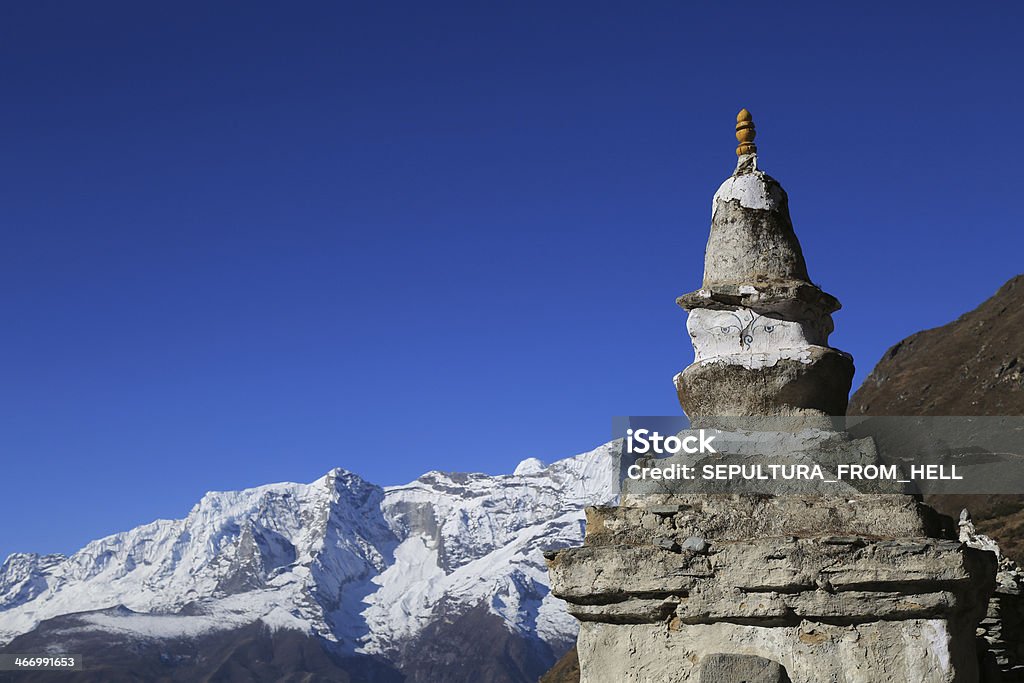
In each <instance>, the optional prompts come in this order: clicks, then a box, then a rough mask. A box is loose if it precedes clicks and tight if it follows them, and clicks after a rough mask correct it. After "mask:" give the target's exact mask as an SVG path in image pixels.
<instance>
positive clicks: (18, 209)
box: [0, 2, 1024, 557]
mask: <svg viewBox="0 0 1024 683" xmlns="http://www.w3.org/2000/svg"><path fill="white" fill-rule="evenodd" d="M498 4H499V3H469V2H466V3H453V2H434V3H412V2H408V3H406V2H395V3H361V2H360V3H346V2H340V3H322V4H318V3H307V4H304V5H302V6H301V7H296V6H294V5H284V4H280V3H275V4H266V5H263V4H260V3H171V4H167V3H165V4H162V5H154V4H153V3H143V5H139V4H138V3H108V2H98V3H89V4H88V5H86V4H83V3H71V2H62V3H53V2H38V3H18V4H7V5H6V6H5V7H4V8H3V9H2V11H0V66H2V79H3V80H2V82H3V90H4V96H3V105H2V106H0V231H2V233H0V234H2V236H3V245H2V249H0V306H2V311H3V316H4V325H3V333H2V335H0V352H2V354H0V358H2V361H0V362H2V379H0V458H2V470H0V520H3V522H2V524H0V557H3V556H5V555H6V553H8V552H12V551H15V550H21V551H38V552H69V551H73V550H75V549H76V548H77V547H79V546H80V545H82V544H83V543H84V542H86V541H88V540H89V539H92V538H95V537H99V536H102V535H105V534H108V533H112V532H115V531H118V530H122V529H126V528H129V527H132V526H135V525H137V524H140V523H144V522H148V521H151V520H153V519H155V518H158V517H164V518H167V517H181V516H183V515H185V514H186V513H187V512H188V509H189V508H190V507H191V505H192V504H193V503H194V502H196V501H197V500H198V499H199V498H200V497H201V496H202V494H203V493H204V492H205V491H207V490H210V489H235V488H242V487H246V486H252V485H258V484H262V483H268V482H272V481H281V480H292V481H310V480H312V479H314V478H316V477H318V476H320V475H322V474H323V473H324V472H326V471H327V470H328V469H330V468H332V467H335V466H341V467H345V468H347V469H350V470H353V471H355V472H357V473H359V474H361V475H363V476H364V477H366V478H367V479H369V480H371V481H374V482H377V483H381V484H396V483H401V482H405V481H408V480H410V479H412V478H414V477H416V476H418V475H419V474H420V473H422V472H424V471H427V470H430V469H445V470H475V471H483V472H489V473H501V472H508V471H511V469H512V468H513V467H514V466H515V464H516V463H517V462H518V461H519V460H521V459H523V458H526V457H531V456H533V457H539V458H541V459H543V460H551V459H556V458H559V457H564V456H568V455H571V454H574V453H577V452H580V451H583V450H587V449H589V448H591V447H593V446H595V445H597V444H599V443H601V442H602V441H603V440H605V439H606V438H607V437H608V435H609V433H610V428H611V418H612V416H615V415H628V414H638V415H645V414H646V415H661V414H664V415H671V414H677V413H678V411H679V408H678V404H677V403H676V399H675V395H674V391H673V387H672V382H671V378H672V375H673V374H674V373H676V372H677V371H678V370H680V369H681V368H683V367H684V366H685V365H686V364H688V363H689V362H690V360H691V357H692V353H691V351H690V348H689V345H688V342H687V339H686V336H685V330H684V323H685V316H684V314H683V312H682V311H680V310H679V309H677V308H676V307H675V305H674V298H675V297H676V296H677V295H678V294H681V293H683V292H687V291H690V290H693V289H695V288H696V287H698V286H699V283H700V279H701V268H702V253H703V247H704V243H705V241H706V239H707V230H708V225H709V209H710V202H711V196H712V194H713V193H714V191H715V189H716V188H717V186H718V184H719V183H720V182H721V181H722V180H723V179H724V178H726V177H727V176H728V175H729V173H730V172H731V170H732V167H733V164H734V161H735V156H734V153H733V149H734V147H735V141H734V138H733V130H732V126H733V122H734V117H735V114H736V112H737V110H738V109H739V108H740V107H744V106H745V107H748V108H749V109H750V110H751V111H752V112H753V114H754V118H755V121H756V122H757V125H758V131H759V136H758V140H757V142H758V144H759V147H760V158H761V166H762V167H763V168H764V169H765V170H767V171H768V172H769V173H771V174H772V175H773V176H775V177H776V178H778V179H779V180H780V181H781V182H782V183H783V185H784V186H785V187H786V188H787V190H788V192H789V195H790V204H791V210H792V214H793V219H794V223H795V226H796V229H797V234H798V235H799V237H800V239H801V241H802V243H803V246H804V251H805V254H806V256H807V260H808V263H809V268H810V272H811V276H812V278H814V279H815V280H816V281H817V282H819V283H820V284H821V285H822V286H823V287H824V288H825V289H826V290H827V291H829V292H831V293H833V294H835V295H836V296H837V297H839V298H840V300H841V301H842V302H843V303H844V309H843V310H842V311H841V312H840V313H839V314H838V315H837V316H836V325H837V332H836V334H835V335H834V336H833V342H834V344H835V345H836V346H837V347H839V348H842V349H845V350H848V351H850V352H852V353H853V354H854V356H855V358H856V362H857V368H858V379H857V381H858V382H859V381H860V380H861V379H862V378H863V377H864V376H865V375H866V373H867V372H868V371H869V370H870V368H871V367H872V366H873V365H874V363H875V362H876V361H877V360H878V358H879V357H880V356H881V354H882V352H883V351H884V350H885V349H886V348H887V347H888V346H890V345H891V344H893V343H895V342H896V341H898V340H899V339H901V338H902V337H904V336H906V335H908V334H910V333H912V332H915V331H917V330H920V329H923V328H927V327H933V326H936V325H940V324H943V323H945V322H948V321H949V320H951V319H953V318H955V317H956V316H957V315H959V314H960V313H962V312H964V311H966V310H968V309H970V308H972V307H974V306H975V305H976V304H977V303H979V302H980V301H981V300H983V299H984V298H986V297H987V296H989V295H991V294H992V293H993V292H994V291H995V290H996V289H997V288H998V286H999V285H1000V284H1001V283H1002V282H1003V281H1005V280H1006V279H1008V278H1009V277H1011V276H1012V275H1014V274H1016V273H1018V272H1020V271H1021V270H1022V259H1021V255H1022V253H1024V250H1022V247H1024V237H1022V225H1021V209H1020V202H1021V193H1020V190H1019V185H1020V181H1019V179H1018V178H1017V177H1016V173H1017V168H1016V167H1017V166H1018V162H1017V158H1018V156H1019V155H1020V151H1019V149H1018V148H1019V146H1020V137H1021V136H1020V134H1019V131H1020V128H1021V122H1020V119H1021V110H1022V107H1021V105H1022V99H1024V97H1022V94H1021V93H1022V89H1021V87H1020V80H1019V70H1020V67H1021V65H1022V64H1024V59H1022V48H1021V41H1020V40H1019V35H1018V32H1019V27H1020V26H1021V24H1022V19H1024V17H1022V16H1021V14H1022V10H1021V5H1020V4H1009V3H1007V4H1001V5H996V4H992V5H990V6H987V7H981V8H979V7H969V6H968V3H956V4H951V3H950V4H943V3H928V4H923V3H922V4H919V5H910V4H907V5H902V6H898V7H894V6H891V5H882V4H878V5H864V4H857V5H849V4H847V5H846V6H845V7H846V8H845V9H843V10H840V9H837V8H836V7H834V6H833V3H806V4H802V5H801V4H794V3H751V4H749V5H744V4H743V3H716V4H715V7H711V6H710V5H711V3H703V5H708V6H700V7H696V6H693V7H691V6H690V5H692V4H693V3H676V2H646V3H604V2H597V3H594V2H587V3H560V2H559V3H550V2H545V3H531V2H517V3H502V5H503V6H501V7H498V6H497V5H498ZM637 5H639V6H637Z"/></svg>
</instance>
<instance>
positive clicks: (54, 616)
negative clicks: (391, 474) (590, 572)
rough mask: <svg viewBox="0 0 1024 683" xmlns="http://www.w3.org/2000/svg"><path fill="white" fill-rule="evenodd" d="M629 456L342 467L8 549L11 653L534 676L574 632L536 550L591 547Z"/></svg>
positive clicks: (361, 675)
mask: <svg viewBox="0 0 1024 683" xmlns="http://www.w3.org/2000/svg"><path fill="white" fill-rule="evenodd" d="M617 452H618V447H617V445H616V444H615V443H612V444H606V445H604V446H601V447H599V448H597V449H596V450H594V451H591V452H588V453H584V454H581V455H578V456H576V457H573V458H568V459H565V460H560V461H557V462H555V463H552V464H551V465H549V466H547V467H545V466H544V465H543V464H542V463H541V462H540V461H538V460H535V459H529V460H525V461H523V462H522V463H520V465H519V467H517V468H516V470H515V472H514V473H513V474H510V475H501V476H487V475H483V474H452V473H442V472H429V473H427V474H425V475H423V476H422V477H420V478H419V479H417V480H416V481H414V482H412V483H410V484H407V485H405V486H394V487H388V488H381V487H378V486H375V485H373V484H370V483H367V482H365V481H363V480H362V479H360V478H359V477H358V476H356V475H354V474H352V473H350V472H347V471H345V470H341V469H336V470H333V471H331V472H329V473H327V474H326V475H325V476H323V477H321V478H320V479H318V480H316V481H314V482H313V483H311V484H271V485H267V486H261V487H258V488H253V489H248V490H244V491H233V492H215V493H208V494H207V495H206V496H204V497H203V499H202V500H201V501H200V502H199V503H198V504H197V505H196V506H195V507H193V508H192V510H191V511H190V512H189V514H188V516H187V517H185V518H184V519H180V520H158V521H156V522H153V523H151V524H147V525H144V526H140V527H138V528H136V529H132V530H131V531H127V532H123V533H119V534H114V535H112V536H108V537H106V538H102V539H99V540H96V541H93V542H91V543H89V544H88V545H86V546H85V547H84V548H82V549H81V550H80V551H78V552H77V553H75V554H73V555H71V556H70V557H65V556H62V555H45V556H40V555H33V554H14V555H12V556H10V557H9V558H8V559H7V560H6V561H5V562H4V564H3V566H2V567H0V651H7V652H16V651H17V652H22V651H29V650H26V648H27V647H32V646H45V648H46V649H47V650H48V651H60V652H67V653H71V652H82V653H83V654H86V653H87V652H88V650H86V651H83V650H82V648H85V647H96V646H97V645H98V644H100V643H103V644H104V645H102V646H100V648H101V649H102V650H103V651H102V652H99V653H96V654H94V655H93V659H94V660H95V661H102V662H105V663H106V664H105V666H106V667H107V668H106V669H105V671H104V675H103V676H102V677H100V678H96V680H101V679H102V680H111V679H112V678H116V677H117V676H116V675H115V674H118V672H119V671H121V670H122V669H125V667H129V668H130V667H134V668H132V669H131V670H132V671H135V672H136V673H138V672H139V671H145V672H147V673H146V674H145V675H146V676H148V675H154V676H156V675H158V674H159V675H163V676H166V677H169V678H172V679H173V678H183V679H184V678H189V677H195V676H197V675H202V676H203V677H206V676H207V675H209V674H211V673H212V672H213V670H212V669H210V666H212V665H213V664H214V663H219V660H220V659H226V661H228V662H232V663H233V664H235V665H237V664H238V662H239V657H237V656H236V657H233V658H232V657H231V656H228V655H225V654H224V653H229V654H230V653H232V652H235V648H236V647H237V641H239V639H244V640H245V642H249V641H250V640H252V639H253V638H256V639H257V640H260V639H262V640H261V642H263V641H265V643H266V644H267V645H266V648H264V650H266V649H267V648H269V652H270V655H269V656H270V659H271V660H275V659H276V661H268V662H265V663H266V664H267V667H266V671H268V672H272V671H278V672H279V673H280V674H282V675H284V674H286V673H288V672H289V671H290V670H291V669H292V668H293V665H295V663H294V662H289V661H287V659H288V657H289V656H290V655H288V654H287V653H278V652H277V650H278V649H281V647H280V643H281V642H284V641H285V640H287V641H288V642H289V643H292V644H293V645H292V646H289V647H288V648H284V650H286V651H287V652H288V653H290V652H294V651H296V648H297V649H298V651H303V652H304V653H305V654H304V655H303V657H302V665H303V666H304V667H305V669H306V671H307V673H310V674H316V675H326V676H327V677H329V678H333V679H334V680H368V681H374V680H403V679H404V680H407V681H424V682H426V681H435V680H437V681H440V680H445V681H455V680H495V681H506V680H507V681H519V680H530V679H531V678H532V680H536V675H537V674H538V670H539V671H543V670H544V668H545V667H546V666H548V665H550V664H551V663H552V662H553V661H554V660H555V658H556V657H557V656H559V655H561V653H562V652H563V651H564V650H566V649H567V648H568V647H569V646H570V645H571V642H572V641H573V639H574V637H575V631H576V627H575V623H574V621H573V620H572V619H571V618H570V617H569V616H568V615H567V614H566V613H565V610H564V609H563V607H562V605H561V604H560V602H559V601H558V600H556V599H554V598H552V597H551V595H550V594H549V592H548V588H547V572H546V569H545V566H544V560H543V557H542V550H544V549H547V548H552V547H561V546H566V545H571V544H578V543H580V542H581V541H582V532H583V508H584V506H586V505H593V504H601V503H606V502H609V501H610V500H611V499H612V498H613V497H614V490H615V480H616V476H617V468H616V467H615V461H616V456H617ZM477 640H479V641H480V642H479V643H476V641H477ZM298 641H306V642H304V643H303V644H302V645H301V646H295V645H294V643H296V642H298ZM310 643H315V644H316V646H317V648H319V649H320V650H322V652H321V653H320V659H317V657H311V656H310V654H309V652H306V650H308V649H309V648H310ZM204 644H206V645H204ZM495 648H497V650H495ZM314 649H316V648H314ZM214 650H215V651H216V652H217V653H218V656H217V657H211V652H212V651H214ZM460 653H461V654H460ZM264 654H266V653H264ZM246 656H250V655H248V654H247V655H246ZM119 658H122V659H125V660H126V661H127V660H131V661H130V662H128V663H127V664H124V665H122V664H120V663H119V661H118V660H119ZM243 659H244V657H243ZM214 660H216V662H215V661H214ZM474 660H476V662H475V663H474ZM89 661H90V658H89V656H88V654H87V656H86V664H87V665H88V664H89ZM311 661H315V662H316V663H315V664H313V665H311V664H310V662H311ZM129 665H130V666H129ZM139 667H141V669H140V668H139ZM275 667H276V668H275ZM332 667H334V668H332ZM335 669H336V670H335ZM460 672H461V673H460ZM220 673H221V674H224V675H219V676H218V678H226V679H228V680H230V679H231V678H235V679H237V680H245V676H242V677H239V676H238V675H235V674H230V673H227V674H225V671H224V670H223V669H222V670H221V671H220ZM250 673H251V672H250ZM342 675H344V676H346V677H347V678H341V677H340V676H342ZM271 677H273V676H271ZM19 680H23V679H19ZM303 680H312V679H303Z"/></svg>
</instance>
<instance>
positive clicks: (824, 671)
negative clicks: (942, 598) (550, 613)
mask: <svg viewBox="0 0 1024 683" xmlns="http://www.w3.org/2000/svg"><path fill="white" fill-rule="evenodd" d="M957 628H958V627H957V626H956V625H951V624H950V623H949V622H948V621H946V620H943V619H908V620H903V621H870V622H864V623H859V624H852V625H851V624H827V623H814V622H801V623H798V624H794V625H791V626H758V625H754V624H737V623H727V622H721V623H715V624H698V625H687V624H679V623H676V622H667V623H661V624H606V623H601V622H596V621H587V622H583V623H582V624H581V626H580V636H579V640H578V654H579V660H580V665H581V670H582V676H581V678H580V681H581V683H610V682H612V681H614V682H615V683H696V682H697V681H700V680H701V679H700V670H701V665H702V662H703V661H704V659H705V658H707V657H712V656H715V655H718V654H721V653H723V652H730V653H734V654H748V655H754V656H757V657H764V658H766V659H770V660H773V661H776V662H779V663H780V664H781V665H782V666H783V667H785V670H786V672H787V674H788V676H789V677H790V679H791V681H792V683H823V682H835V683H882V682H883V681H900V682H903V681H907V682H910V681H913V682H914V683H976V682H977V681H978V678H977V671H978V666H977V662H976V660H975V653H974V643H973V632H971V633H966V632H964V631H957V630H956V629H957Z"/></svg>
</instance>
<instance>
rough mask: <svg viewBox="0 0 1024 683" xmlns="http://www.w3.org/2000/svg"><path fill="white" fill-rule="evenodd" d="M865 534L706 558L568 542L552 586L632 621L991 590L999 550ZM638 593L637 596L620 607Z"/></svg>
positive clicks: (866, 615)
mask: <svg viewBox="0 0 1024 683" xmlns="http://www.w3.org/2000/svg"><path fill="white" fill-rule="evenodd" d="M859 540H860V542H857V543H835V542H833V541H834V538H831V537H826V538H825V539H797V538H775V539H756V540H750V541H727V542H717V543H715V544H714V545H713V546H711V547H710V553H709V554H708V555H704V554H701V553H697V552H694V551H690V550H681V551H679V552H672V551H668V550H665V549H663V548H660V547H657V546H635V547H623V546H610V547H583V548H569V549H565V550H562V551H560V552H558V553H556V554H554V556H553V557H552V559H551V560H549V562H548V566H549V570H550V572H551V579H552V592H553V593H554V594H555V595H556V596H558V597H560V598H563V599H564V600H567V601H568V602H569V610H570V612H571V613H573V614H575V615H576V616H578V617H579V618H581V619H595V618H596V619H602V618H604V617H603V616H602V615H603V613H604V612H606V611H607V616H608V618H611V619H614V620H616V621H632V622H638V621H643V620H644V619H645V618H652V619H655V620H660V619H662V618H663V617H664V610H663V608H662V606H655V605H654V603H658V605H663V603H664V601H665V600H671V601H673V602H674V603H675V604H676V608H675V615H676V616H677V617H678V618H679V619H681V620H682V621H683V622H685V623H713V622H715V621H726V620H737V619H742V620H750V619H761V620H764V621H766V622H767V621H776V622H782V623H784V622H791V621H793V620H794V619H804V618H807V619H829V620H846V621H848V622H850V623H854V622H857V621H864V620H874V619H897V618H900V619H903V618H910V617H933V616H941V615H943V614H948V613H951V612H954V611H957V612H969V611H971V610H972V609H974V610H977V609H981V610H983V609H984V600H986V599H987V597H986V596H987V595H988V594H990V593H991V592H992V590H993V584H992V583H991V582H989V583H986V582H985V581H984V577H985V576H986V575H987V573H988V572H992V573H994V563H995V558H994V556H993V555H992V553H987V552H984V551H980V550H976V549H974V548H968V547H966V546H964V545H963V544H961V543H960V542H958V541H943V540H937V539H901V540H881V541H875V540H868V539H859ZM633 599H639V602H637V601H634V602H633V603H632V604H630V605H624V604H617V603H624V602H626V601H629V600H633ZM652 601H653V602H652ZM659 601H660V602H659ZM577 605H582V606H583V607H582V608H577ZM609 605H616V606H615V607H614V608H608V606H609ZM595 607H596V608H595ZM606 608H607V609H606ZM978 616H979V618H980V616H981V615H980V614H979V615H978Z"/></svg>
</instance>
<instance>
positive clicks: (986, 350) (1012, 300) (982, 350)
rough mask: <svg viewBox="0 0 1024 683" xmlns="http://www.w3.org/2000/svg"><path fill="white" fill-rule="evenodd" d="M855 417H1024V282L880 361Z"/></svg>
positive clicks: (856, 403)
mask: <svg viewBox="0 0 1024 683" xmlns="http://www.w3.org/2000/svg"><path fill="white" fill-rule="evenodd" d="M849 413H850V414H851V415H1024V275H1018V276H1017V277H1015V278H1013V279H1011V280H1010V281H1009V282H1007V283H1006V284H1005V285H1003V286H1002V287H1001V288H1000V289H999V291H998V292H996V294H995V296H993V297H992V298H990V299H989V300H987V301H985V302H984V303H982V304H981V305H980V306H978V307H977V308H976V309H974V310H973V311H971V312H969V313H965V314H964V315H962V316H960V317H959V318H957V319H956V320H954V321H953V322H951V323H949V324H948V325H943V326H942V327H936V328H935V329H932V330H925V331H924V332H918V333H917V334H913V335H911V336H909V337H907V338H906V339H904V340H903V341H901V342H899V343H898V344H896V345H895V346H893V347H892V348H890V349H889V350H888V351H886V353H885V355H884V356H883V357H882V360H881V361H879V363H878V365H877V366H875V369H874V370H872V371H871V374H870V375H869V376H868V378H867V379H866V380H865V381H864V384H863V385H862V386H861V388H860V389H858V390H857V392H856V393H855V394H854V395H853V398H852V399H851V400H850V409H849Z"/></svg>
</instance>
